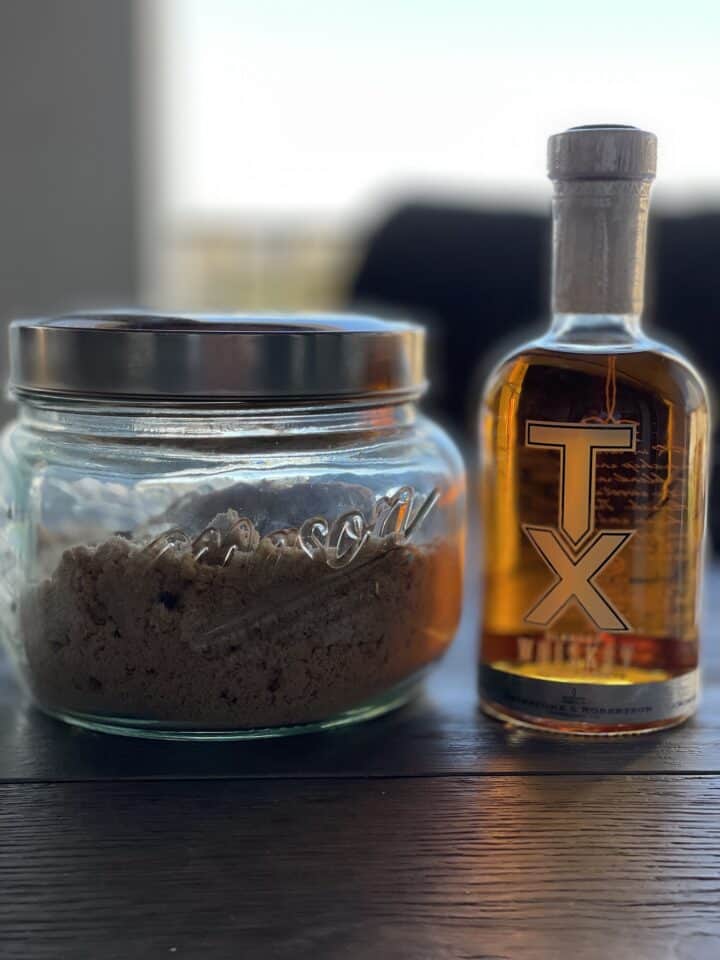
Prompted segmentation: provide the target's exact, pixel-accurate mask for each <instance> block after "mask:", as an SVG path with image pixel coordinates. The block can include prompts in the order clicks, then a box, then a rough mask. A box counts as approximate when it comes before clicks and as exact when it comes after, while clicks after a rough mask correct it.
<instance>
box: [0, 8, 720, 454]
mask: <svg viewBox="0 0 720 960" xmlns="http://www.w3.org/2000/svg"><path fill="white" fill-rule="evenodd" d="M718 41H720V5H718V4H717V3H716V2H714V0H713V2H710V0H706V2H702V0H701V2H698V0H687V2H686V3H684V4H682V5H676V6H674V7H673V6H670V5H661V6H658V4H657V3H654V2H653V3H651V2H648V0H636V2H634V3H632V4H630V3H628V2H627V0H606V2H605V3H604V4H603V5H602V7H593V6H588V5H587V4H581V3H577V2H576V0H574V2H569V0H568V2H565V0H555V2H553V0H548V2H546V3H543V4H539V3H537V2H533V0H524V2H517V0H516V2H513V0H507V2H505V3H496V2H492V3H484V2H481V0H443V2H440V0H434V2H425V0H382V2H380V0H364V2H362V3H360V2H342V0H310V2H308V3H303V4H301V3H298V2H296V0H272V2H271V3H259V2H257V0H61V2H54V0H0V129H1V130H2V133H3V137H2V150H1V151H0V211H1V215H0V318H1V319H2V320H3V321H4V322H6V321H7V320H8V318H10V317H12V316H14V315H18V314H34V313H41V312H45V311H50V310H66V309H73V308H79V307H91V306H101V305H110V304H113V305H117V304H118V303H122V304H142V305H144V306H148V307H153V308H162V309H169V310H172V309H183V310H187V309H197V310H239V311H242V310H258V309H260V310H276V309H282V310H288V309H290V310H295V309H299V310H314V309H323V310H336V309H346V308H348V307H350V308H354V309H374V310H378V311H380V312H382V313H385V314H388V313H390V314H401V315H406V316H411V317H416V318H418V319H420V320H422V321H424V322H426V323H428V324H429V325H430V326H431V328H432V330H433V336H434V339H433V348H432V353H433V370H434V381H435V384H434V395H433V401H434V404H435V406H436V408H437V409H439V410H440V411H441V413H442V414H443V415H444V417H445V420H446V422H448V423H449V424H450V425H451V427H452V428H453V429H454V430H455V432H456V434H458V435H460V436H461V435H462V434H463V431H465V430H466V429H467V428H468V422H469V421H468V411H469V397H470V394H471V391H472V384H473V381H474V378H476V376H477V374H476V371H477V370H480V371H482V370H483V369H486V368H487V365H488V364H489V362H490V361H491V359H492V358H493V357H494V356H495V355H496V353H497V351H498V350H499V349H500V348H501V346H502V345H503V344H504V343H507V341H508V340H509V339H510V340H512V339H517V338H518V337H519V336H521V335H522V336H524V335H526V332H527V329H528V327H532V326H533V325H537V324H538V322H540V323H542V322H543V317H544V315H545V314H546V310H547V296H548V289H547V286H548V284H547V278H548V251H549V220H548V212H549V197H550V185H549V183H548V182H547V180H546V179H545V176H544V165H545V144H546V140H547V136H548V135H549V134H550V133H553V132H556V131H558V130H561V129H564V128H566V127H568V126H571V125H574V124H578V123H598V122H613V123H633V124H638V125H641V126H644V127H646V128H648V129H650V130H653V131H654V132H656V133H657V134H658V136H659V138H660V151H661V152H660V175H659V182H658V185H657V187H656V189H655V196H654V219H653V224H652V232H651V250H650V271H649V285H648V297H649V306H648V319H649V322H650V323H652V324H653V325H654V326H656V327H658V328H662V329H663V331H664V332H665V333H666V335H668V336H669V337H670V338H671V339H672V340H674V341H675V342H679V343H681V344H682V345H684V347H685V349H687V350H688V352H689V353H690V355H691V356H694V357H695V358H697V359H698V360H699V362H700V366H701V367H702V368H703V370H704V371H705V373H706V374H707V376H708V377H709V379H710V380H711V382H713V383H714V382H716V381H717V379H718V376H719V375H720V370H719V368H720V364H719V361H718V357H719V356H720V354H719V353H718V351H717V349H716V339H717V335H716V331H717V329H718V319H720V269H718V266H717V265H716V260H717V259H718V256H720V124H718V122H717V117H718V107H719V106H720V94H719V91H720V58H719V57H718V53H717V51H718ZM0 342H2V343H3V345H4V335H3V339H2V341H0ZM4 362H5V358H4V356H3V363H4ZM0 373H2V375H3V377H4V371H0ZM3 412H4V415H5V416H7V414H8V408H7V406H6V407H5V409H4V411H3Z"/></svg>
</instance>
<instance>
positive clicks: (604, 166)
mask: <svg viewBox="0 0 720 960" xmlns="http://www.w3.org/2000/svg"><path fill="white" fill-rule="evenodd" d="M656 167H657V137H656V136H655V134H654V133H649V132H648V131H647V130H640V129H638V128H637V127H627V126H622V125H619V124H597V125H591V126H585V127H571V128H570V129H569V130H565V131H564V132H563V133H556V134H555V135H554V136H552V137H550V139H549V140H548V176H549V177H550V179H551V180H653V179H654V178H655V170H656Z"/></svg>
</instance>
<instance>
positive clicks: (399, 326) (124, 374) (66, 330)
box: [10, 311, 425, 403]
mask: <svg viewBox="0 0 720 960" xmlns="http://www.w3.org/2000/svg"><path fill="white" fill-rule="evenodd" d="M424 388H425V335H424V330H423V328H422V327H419V326H415V325H414V324H408V323H398V322H389V321H384V320H379V319H376V318H374V317H365V316H355V315H348V316H342V315H338V316H335V315H318V316H305V315H298V316H272V315H260V316H232V315H231V316H197V315H181V316H173V315H148V314H144V313H135V312H117V311H109V312H100V313H89V314H73V315H67V316H59V317H53V318H47V319H32V320H16V321H15V322H14V323H12V324H11V326H10V389H11V391H12V392H13V393H15V394H16V395H18V396H23V395H28V396H54V397H67V398H75V399H83V398H86V399H94V398H97V399H102V400H106V401H133V400H134V401H139V400H143V399H148V400H152V401H154V402H169V403H172V402H182V401H185V400H194V401H222V400H224V401H243V400H261V401H271V400H274V399H279V400H283V401H288V402H291V401H312V400H332V399H337V400H351V399H354V398H371V397H373V396H378V397H379V396H382V397H390V398H393V397H397V398H398V399H402V398H403V397H404V396H406V395H413V394H418V393H420V392H422V390H423V389H424Z"/></svg>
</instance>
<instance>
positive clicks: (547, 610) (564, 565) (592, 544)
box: [523, 420, 637, 633]
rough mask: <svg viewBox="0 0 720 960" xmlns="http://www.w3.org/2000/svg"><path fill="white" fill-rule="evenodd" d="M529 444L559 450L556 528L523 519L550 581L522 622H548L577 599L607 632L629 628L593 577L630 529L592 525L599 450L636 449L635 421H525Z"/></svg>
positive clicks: (623, 542) (629, 534) (625, 539)
mask: <svg viewBox="0 0 720 960" xmlns="http://www.w3.org/2000/svg"><path fill="white" fill-rule="evenodd" d="M525 431H526V432H525V443H526V445H527V446H528V447H538V448H541V449H544V450H557V451H558V452H559V454H560V490H559V495H558V523H557V527H548V526H536V525H531V524H524V525H523V531H524V532H525V535H526V536H527V537H528V539H529V540H530V542H531V543H532V545H533V547H534V548H535V550H536V551H537V552H538V554H539V555H540V557H542V560H543V562H544V563H545V564H546V566H547V567H548V568H549V570H550V572H551V573H552V575H553V577H554V581H553V582H552V583H551V585H550V586H549V587H548V589H547V590H546V591H545V592H544V593H543V594H542V595H541V596H540V597H538V599H537V601H536V602H535V603H534V604H533V606H532V607H531V608H530V610H529V611H528V612H527V613H526V614H525V622H526V623H530V624H533V625H534V626H544V627H547V626H549V625H550V624H552V623H553V622H554V621H555V620H556V619H557V618H558V617H559V616H560V615H561V614H562V613H563V612H564V611H565V610H566V608H567V607H568V606H569V605H570V604H575V605H577V606H578V607H580V609H581V610H582V611H583V612H584V613H585V615H586V616H587V617H588V619H589V620H590V621H591V622H592V623H593V624H594V625H595V626H596V627H597V629H598V630H601V631H603V632H605V633H624V632H626V631H628V630H630V629H631V627H630V624H629V623H628V622H627V619H626V618H625V617H623V615H622V613H621V611H620V610H617V609H616V608H615V607H614V606H613V604H612V603H611V602H610V600H609V599H608V597H607V596H605V594H604V593H603V592H602V590H601V589H600V588H599V587H598V585H597V583H596V582H595V578H596V577H597V576H598V575H599V574H600V573H601V572H602V571H603V570H604V569H605V567H606V566H607V565H608V564H609V563H610V561H611V560H612V559H613V557H615V556H617V554H618V553H619V552H620V551H621V550H623V549H624V548H625V547H626V546H627V543H628V541H629V540H630V539H631V537H632V536H633V534H634V533H635V531H634V530H596V529H595V476H596V459H597V454H598V452H599V451H612V452H618V451H621V450H629V451H635V449H636V443H637V436H636V427H635V424H586V423H558V422H549V423H548V422H544V421H542V420H528V421H527V423H526V426H525Z"/></svg>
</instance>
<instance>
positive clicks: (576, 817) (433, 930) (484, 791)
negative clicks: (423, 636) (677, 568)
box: [0, 571, 720, 960]
mask: <svg viewBox="0 0 720 960" xmlns="http://www.w3.org/2000/svg"><path fill="white" fill-rule="evenodd" d="M708 598H709V601H710V603H709V607H708V611H707V614H706V618H705V622H706V636H705V640H704V665H705V697H704V702H703V706H702V709H701V711H700V713H699V715H698V717H697V718H696V719H695V720H694V721H692V722H691V723H688V724H686V725H685V726H683V727H681V728H678V729H676V730H673V731H669V732H667V733H665V734H658V735H652V736H648V737H628V738H620V739H616V740H597V741H596V740H593V741H587V740H585V739H581V738H569V737H558V736H551V735H546V736H543V735H537V734H533V733H527V732H522V731H518V730H513V729H510V728H506V727H504V726H503V725H501V724H499V723H496V722H494V721H491V720H488V719H487V718H485V717H483V716H482V715H481V714H480V713H479V712H478V709H477V705H476V699H475V691H474V675H473V674H474V670H473V669H472V664H473V662H474V636H473V627H472V622H473V618H472V613H470V614H469V616H468V620H467V621H466V625H465V628H464V630H463V631H462V635H461V638H460V640H459V642H458V643H457V644H456V646H455V647H454V649H453V651H452V653H451V655H450V656H449V658H448V659H447V660H446V662H445V663H444V664H443V666H442V667H441V668H440V669H439V670H438V671H437V673H436V674H435V675H434V677H433V678H432V680H431V681H430V683H429V685H428V692H427V695H426V697H425V698H424V699H421V700H420V701H418V702H416V703H415V704H412V705H410V706H409V707H407V708H405V709H404V710H401V711H399V712H398V713H396V714H395V715H393V716H391V717H387V718H385V719H383V720H379V721H374V722H372V723H368V724H365V725H363V726H359V727H357V728H355V729H348V730H345V731H340V732H337V733H330V734H324V735H318V736H307V737H296V738H290V739H288V740H285V741H274V742H264V743H262V742H259V743H258V742H255V743H234V744H217V745H213V744H205V743H202V744H180V743H178V744H169V743H155V742H144V741H141V740H132V739H124V738H119V737H108V736H104V735H101V734H92V733H87V732H84V731H80V730H74V729H72V728H69V727H66V726H64V725H63V724H60V723H57V722H55V721H53V720H50V719H48V718H46V717H43V716H42V715H41V714H39V713H38V712H37V711H35V710H33V709H32V708H31V707H29V705H28V704H27V703H26V702H25V701H24V699H23V697H22V695H21V694H20V692H19V690H18V689H17V687H15V685H14V684H13V682H12V681H11V679H10V677H9V674H8V672H7V671H5V673H4V674H3V675H2V677H1V678H0V829H1V830H2V834H1V835H0V837H1V839H0V891H1V893H2V895H1V896H0V957H2V958H5V957H7V958H15V957H17V958H20V957H22V958H29V960H33V958H53V960H55V958H59V960H66V958H67V960H74V958H88V960H106V958H123V960H125V958H146V957H147V958H155V957H169V958H172V957H178V958H181V957H183V958H216V957H229V958H235V957H241V958H245V957H247V958H251V960H256V958H260V960H262V958H265V957H268V958H278V960H285V958H288V960H289V958H293V960H303V958H306V957H307V958H312V960H325V958H328V960H329V958H340V960H343V958H348V960H365V958H372V960H376V958H377V960H385V958H387V960H417V958H420V960H424V958H428V960H447V958H458V960H481V958H483V960H498V958H512V960H515V958H517V960H525V958H528V960H555V958H561V960H564V958H572V960H574V958H577V960H596V958H597V960H605V958H614V960H625V958H627V960H717V958H719V957H720V656H718V653H719V650H718V647H719V646H720V645H719V644H718V643H717V640H718V633H719V632H720V631H719V630H718V623H719V622H720V619H719V617H718V614H719V613H720V573H718V572H717V571H714V572H713V576H712V577H711V580H710V589H709V590H708Z"/></svg>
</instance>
